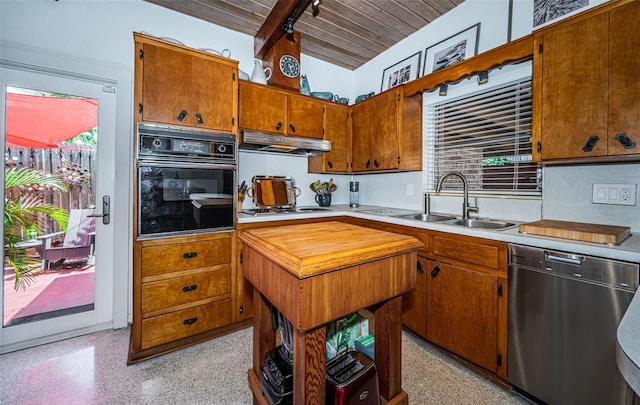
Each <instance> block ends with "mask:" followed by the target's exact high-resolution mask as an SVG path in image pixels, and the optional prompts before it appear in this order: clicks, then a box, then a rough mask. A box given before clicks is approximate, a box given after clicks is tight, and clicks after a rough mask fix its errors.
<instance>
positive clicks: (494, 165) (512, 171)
mask: <svg viewBox="0 0 640 405" xmlns="http://www.w3.org/2000/svg"><path fill="white" fill-rule="evenodd" d="M424 124H425V139H424V142H425V145H424V154H425V155H424V163H425V165H424V167H425V169H426V170H425V172H424V182H425V189H426V190H434V189H435V187H436V184H437V181H438V179H439V178H440V176H442V175H444V174H445V173H447V172H450V171H457V172H460V173H462V174H464V176H465V177H466V178H467V181H468V183H469V190H470V191H475V192H478V193H491V194H534V195H540V193H541V189H540V185H541V181H540V178H539V176H540V173H541V171H540V168H539V165H538V164H537V163H533V162H532V161H531V78H530V77H529V78H526V79H520V80H517V81H514V82H510V83H506V84H503V85H499V86H496V87H492V88H490V89H487V90H485V91H481V92H477V93H474V94H467V95H465V96H462V97H458V98H455V99H452V100H447V101H445V102H443V103H438V104H434V105H430V106H427V107H425V116H424ZM456 189H459V190H462V182H461V181H460V180H459V179H458V178H457V177H454V176H452V177H449V178H447V179H446V180H445V183H444V185H443V190H447V191H448V190H456Z"/></svg>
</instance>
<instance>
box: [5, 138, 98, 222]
mask: <svg viewBox="0 0 640 405" xmlns="http://www.w3.org/2000/svg"><path fill="white" fill-rule="evenodd" d="M95 148H96V147H95V145H68V146H67V145H64V144H62V148H60V149H35V148H5V165H6V166H7V167H30V168H33V169H40V170H43V171H44V172H46V173H53V174H56V175H58V176H60V177H61V178H62V180H63V181H64V182H65V184H66V185H67V188H68V191H67V192H60V191H56V190H49V189H44V190H41V191H38V192H41V193H43V199H44V202H45V203H48V204H52V205H55V206H57V207H61V208H64V209H66V210H71V209H82V208H95V204H96V196H95V190H96V183H95V182H96V175H95V174H96V167H97V166H96V162H97V152H96V149H95ZM45 222H46V224H47V229H44V230H43V231H44V232H46V233H50V232H56V231H57V230H58V229H57V224H56V223H55V221H53V220H51V219H48V220H47V221H45Z"/></svg>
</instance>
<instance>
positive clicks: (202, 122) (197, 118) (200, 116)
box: [196, 112, 204, 125]
mask: <svg viewBox="0 0 640 405" xmlns="http://www.w3.org/2000/svg"><path fill="white" fill-rule="evenodd" d="M196 121H198V125H202V124H204V120H203V119H202V114H200V113H199V112H197V113H196Z"/></svg>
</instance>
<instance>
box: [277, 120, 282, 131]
mask: <svg viewBox="0 0 640 405" xmlns="http://www.w3.org/2000/svg"><path fill="white" fill-rule="evenodd" d="M281 128H282V122H278V124H277V125H276V130H278V131H280V129H281Z"/></svg>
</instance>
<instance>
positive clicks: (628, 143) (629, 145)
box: [616, 132, 636, 149]
mask: <svg viewBox="0 0 640 405" xmlns="http://www.w3.org/2000/svg"><path fill="white" fill-rule="evenodd" d="M616 141H618V142H620V145H622V146H623V147H624V148H625V149H633V148H635V147H636V143H635V142H633V141H632V140H631V138H629V137H628V136H627V134H625V133H624V132H622V133H619V134H618V135H616Z"/></svg>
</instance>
